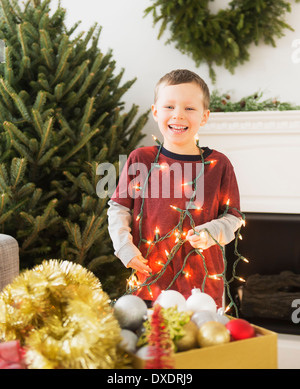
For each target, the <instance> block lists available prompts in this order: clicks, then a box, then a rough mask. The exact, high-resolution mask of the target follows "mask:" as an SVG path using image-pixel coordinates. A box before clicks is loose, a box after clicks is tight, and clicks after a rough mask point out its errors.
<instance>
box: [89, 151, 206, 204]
mask: <svg viewBox="0 0 300 389" xmlns="http://www.w3.org/2000/svg"><path fill="white" fill-rule="evenodd" d="M119 166H120V171H121V170H122V168H123V167H124V166H125V169H126V171H127V174H124V175H121V177H120V180H119V197H120V198H129V197H130V198H134V199H135V198H138V197H141V198H165V199H171V198H186V199H187V200H189V201H192V204H193V206H192V208H193V207H194V208H195V207H196V208H199V207H200V208H201V207H202V205H203V201H204V174H203V171H204V165H203V163H200V162H199V163H197V164H196V171H193V170H195V168H194V169H193V164H192V163H191V162H185V163H183V164H180V163H178V162H174V163H172V164H171V165H169V164H167V163H161V164H159V163H152V164H151V166H150V168H148V167H147V166H146V165H145V164H144V163H142V162H136V163H132V164H130V165H129V164H128V163H127V157H126V155H120V156H119ZM194 166H195V165H194ZM96 173H97V175H99V176H101V178H100V180H99V181H98V183H97V187H96V192H97V195H98V196H99V197H100V198H106V197H111V196H112V195H113V194H114V192H115V190H116V185H117V171H116V167H115V165H113V164H111V163H102V164H100V165H98V167H97V171H96ZM129 177H131V178H132V179H130V178H129ZM195 177H197V180H196V182H197V185H196V186H195V185H194V184H193V179H194V178H195ZM187 203H189V202H188V201H187ZM189 208H191V204H189Z"/></svg>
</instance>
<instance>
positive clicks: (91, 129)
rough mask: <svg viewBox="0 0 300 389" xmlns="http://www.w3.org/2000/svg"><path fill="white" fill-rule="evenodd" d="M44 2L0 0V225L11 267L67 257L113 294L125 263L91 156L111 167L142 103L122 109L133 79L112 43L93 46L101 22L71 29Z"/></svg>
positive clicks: (136, 129) (132, 140) (126, 145)
mask: <svg viewBox="0 0 300 389" xmlns="http://www.w3.org/2000/svg"><path fill="white" fill-rule="evenodd" d="M50 3H51V0H44V1H43V0H28V1H27V2H25V3H22V4H19V2H18V0H0V25H1V27H0V39H1V41H2V42H3V43H4V44H5V49H4V50H5V60H4V62H3V63H1V64H0V194H1V198H0V228H1V232H2V233H6V234H10V235H12V236H14V237H15V238H16V239H17V241H18V243H19V246H20V264H21V268H30V267H32V266H34V265H36V264H37V263H40V262H41V261H42V260H43V259H49V258H57V259H63V260H70V261H73V262H76V263H79V264H81V265H83V266H85V267H87V268H89V269H90V270H91V271H93V272H94V273H95V274H96V275H98V277H99V278H100V280H101V282H102V285H103V289H104V290H106V291H107V292H108V293H109V294H110V295H111V297H115V296H114V294H115V295H117V294H118V289H117V288H118V285H123V284H125V282H124V283H122V282H120V277H122V276H124V277H127V276H128V273H127V269H125V268H124V267H123V266H122V265H121V264H120V263H119V261H117V260H116V258H115V257H114V255H113V248H112V244H111V241H110V238H109V235H108V232H107V217H106V212H107V200H108V198H99V197H98V196H97V193H96V187H97V182H98V181H99V179H100V178H99V176H98V175H97V166H99V164H101V163H103V162H110V163H112V164H114V166H115V167H116V169H117V171H118V168H119V166H118V165H119V163H118V158H119V155H121V154H122V155H124V154H126V155H128V154H129V153H130V152H131V151H132V150H133V149H134V148H136V146H137V144H138V143H139V142H140V140H141V139H142V138H143V135H142V133H141V131H142V128H143V126H144V124H145V123H146V121H147V118H148V112H146V113H144V114H142V115H140V116H139V117H138V118H136V116H137V114H138V106H137V105H133V106H132V107H131V109H130V110H129V112H124V103H123V102H122V101H121V100H120V99H121V98H122V96H123V94H124V93H125V92H126V91H127V90H128V89H129V88H130V87H131V85H132V84H133V83H134V81H135V80H131V81H128V82H125V83H124V84H123V85H122V84H121V79H122V75H123V73H124V70H122V71H121V72H119V74H117V75H114V71H115V68H116V63H115V61H114V60H113V57H112V51H109V52H108V53H107V54H105V55H104V54H103V53H102V52H101V50H100V49H99V47H98V40H99V36H100V32H101V28H100V27H99V26H98V25H97V24H95V25H94V26H92V27H91V28H90V29H89V31H88V32H86V33H85V32H80V33H78V34H77V35H76V36H74V32H75V30H76V29H77V28H78V25H79V24H80V22H78V23H76V24H75V25H74V26H73V27H72V28H67V26H66V24H65V16H66V10H65V9H63V8H62V7H61V5H60V3H59V4H58V7H57V9H56V10H54V11H53V12H52V11H51V9H50ZM121 273H122V274H121ZM116 279H118V283H116V282H115V281H116ZM116 285H117V286H116ZM112 286H113V287H112Z"/></svg>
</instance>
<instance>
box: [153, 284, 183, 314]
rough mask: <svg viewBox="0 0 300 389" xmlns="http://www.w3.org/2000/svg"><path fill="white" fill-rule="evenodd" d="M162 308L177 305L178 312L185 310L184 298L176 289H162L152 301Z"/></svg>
mask: <svg viewBox="0 0 300 389" xmlns="http://www.w3.org/2000/svg"><path fill="white" fill-rule="evenodd" d="M155 304H159V305H160V306H161V307H163V308H171V307H175V306H177V310H178V312H180V311H186V299H185V298H184V296H183V295H182V294H181V293H179V292H177V291H176V290H171V289H170V290H163V291H162V292H161V293H160V295H159V296H158V297H157V299H156V300H155V302H154V305H155Z"/></svg>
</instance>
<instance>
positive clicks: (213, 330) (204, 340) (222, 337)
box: [197, 321, 230, 347]
mask: <svg viewBox="0 0 300 389" xmlns="http://www.w3.org/2000/svg"><path fill="white" fill-rule="evenodd" d="M197 338H198V344H199V346H200V347H207V346H216V345H219V344H224V343H228V342H230V334H229V331H228V330H227V328H226V327H225V326H224V325H223V324H221V323H218V322H216V321H208V322H207V323H204V324H203V325H202V326H201V327H200V328H199V330H198V335H197Z"/></svg>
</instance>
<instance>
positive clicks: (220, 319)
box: [215, 308, 229, 325]
mask: <svg viewBox="0 0 300 389" xmlns="http://www.w3.org/2000/svg"><path fill="white" fill-rule="evenodd" d="M215 320H216V321H218V322H219V323H222V324H224V325H225V324H227V323H228V322H229V318H228V317H227V316H225V315H224V309H223V308H219V309H218V312H217V314H216V319H215Z"/></svg>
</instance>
